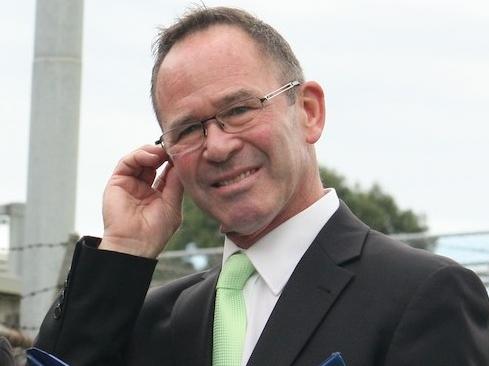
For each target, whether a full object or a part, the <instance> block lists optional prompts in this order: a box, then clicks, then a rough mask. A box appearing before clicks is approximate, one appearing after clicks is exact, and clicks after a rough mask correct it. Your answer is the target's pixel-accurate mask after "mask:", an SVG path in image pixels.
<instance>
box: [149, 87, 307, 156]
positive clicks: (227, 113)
mask: <svg viewBox="0 0 489 366" xmlns="http://www.w3.org/2000/svg"><path fill="white" fill-rule="evenodd" d="M298 85H300V82H299V81H297V80H295V81H291V82H289V83H287V84H285V85H284V86H282V87H280V88H278V89H277V90H274V91H273V92H271V93H268V94H267V95H265V96H263V97H261V98H258V97H251V98H246V99H244V100H241V101H239V102H236V103H233V104H231V105H230V106H227V107H226V108H224V109H222V110H220V111H219V112H217V113H216V114H215V115H214V116H212V117H209V118H206V119H204V120H202V121H196V122H190V123H185V124H181V125H179V126H177V127H174V128H171V129H169V130H167V131H165V132H164V133H163V135H161V137H160V138H159V139H158V140H157V141H155V145H161V146H162V147H163V148H164V149H165V150H166V152H167V153H168V154H169V155H170V156H171V157H172V158H175V157H176V156H181V155H185V154H188V153H190V152H192V151H195V150H197V149H199V148H200V147H201V146H202V145H203V144H204V141H205V137H206V136H207V123H209V122H211V121H212V120H215V121H216V123H217V125H218V126H219V128H221V130H223V131H224V132H226V133H233V134H234V133H239V132H243V131H245V130H247V129H250V128H252V127H254V126H255V125H256V121H257V119H256V117H257V115H258V114H259V113H260V111H261V110H262V109H263V108H264V103H265V102H268V101H269V100H271V99H272V98H275V97H276V96H278V95H280V94H282V93H284V92H286V91H287V90H290V89H292V88H294V87H296V86H298Z"/></svg>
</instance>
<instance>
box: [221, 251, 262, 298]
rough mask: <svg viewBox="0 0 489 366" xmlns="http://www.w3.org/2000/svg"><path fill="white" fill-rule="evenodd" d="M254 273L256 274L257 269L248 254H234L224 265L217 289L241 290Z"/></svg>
mask: <svg viewBox="0 0 489 366" xmlns="http://www.w3.org/2000/svg"><path fill="white" fill-rule="evenodd" d="M253 272H255V267H253V264H251V261H250V260H249V259H248V257H247V256H246V254H244V253H241V252H240V253H236V254H233V255H232V256H230V257H229V258H228V260H227V261H226V263H224V266H223V267H222V270H221V274H220V275H219V280H218V281H217V286H216V288H231V289H236V290H241V289H243V287H244V285H245V283H246V281H248V278H250V276H251V275H252V274H253Z"/></svg>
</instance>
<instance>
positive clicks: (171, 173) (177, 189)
mask: <svg viewBox="0 0 489 366" xmlns="http://www.w3.org/2000/svg"><path fill="white" fill-rule="evenodd" d="M163 186H164V189H163V190H162V191H161V196H162V198H163V200H164V201H165V202H167V203H168V204H169V205H170V206H171V207H173V208H174V210H175V211H178V212H180V210H181V207H182V199H183V185H182V183H181V182H180V179H179V178H178V175H177V173H176V171H175V169H174V167H173V165H172V164H168V166H167V171H166V172H165V176H164V184H163Z"/></svg>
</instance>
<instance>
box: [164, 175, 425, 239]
mask: <svg viewBox="0 0 489 366" xmlns="http://www.w3.org/2000/svg"><path fill="white" fill-rule="evenodd" d="M320 175H321V180H322V182H323V184H324V185H325V186H326V187H334V188H335V189H336V192H337V193H338V196H339V197H340V198H341V199H342V200H344V201H345V202H346V204H347V205H348V206H349V207H350V208H351V210H352V211H353V212H354V213H355V214H356V215H357V216H358V217H359V218H360V219H361V220H362V221H363V222H365V223H366V224H367V225H369V226H370V227H371V228H373V229H375V230H378V231H381V232H383V233H386V234H393V233H414V232H422V231H425V230H426V229H427V227H426V226H425V224H424V220H423V217H421V216H418V215H416V214H415V213H413V212H412V211H411V210H401V209H400V208H399V207H398V206H397V204H396V202H395V201H394V198H393V197H392V196H390V195H389V194H387V193H385V192H383V191H382V189H381V187H380V186H379V185H377V184H374V185H373V186H372V187H371V188H370V189H368V190H362V189H361V188H360V187H359V186H354V187H349V186H348V185H347V184H346V182H345V178H344V177H343V176H341V175H339V174H338V173H336V172H334V171H332V170H329V169H326V168H324V167H320ZM190 242H194V243H196V245H197V246H198V247H201V248H208V247H215V246H219V245H221V244H222V242H223V235H222V234H221V233H220V231H219V224H218V223H217V222H216V221H215V220H214V219H212V218H211V217H209V216H208V215H206V214H204V213H203V212H202V211H201V210H200V209H199V208H198V207H197V206H196V205H195V204H194V202H193V201H192V200H191V199H190V198H189V197H187V196H185V197H184V200H183V224H182V226H181V228H180V229H179V231H178V232H177V233H176V234H175V235H174V236H173V238H172V240H171V242H170V243H169V249H184V248H185V246H186V245H187V243H190Z"/></svg>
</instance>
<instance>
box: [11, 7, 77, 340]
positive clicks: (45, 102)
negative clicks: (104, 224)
mask: <svg viewBox="0 0 489 366" xmlns="http://www.w3.org/2000/svg"><path fill="white" fill-rule="evenodd" d="M82 26H83V0H70V1H66V0H38V1H37V4H36V27H35V32H36V33H35V44H34V63H33V74H32V95H31V99H32V100H31V124H30V141H29V171H28V183H27V205H26V222H25V237H24V239H25V244H26V245H29V244H38V243H39V244H57V243H61V242H67V241H68V238H69V235H70V234H72V233H73V232H74V223H75V199H76V175H77V156H78V129H79V127H78V126H79V110H80V84H81V50H82ZM64 252H65V247H62V246H58V247H54V248H49V247H40V248H36V249H30V250H26V251H24V253H23V264H22V265H23V268H22V280H23V287H24V293H31V292H33V291H38V290H40V289H43V288H48V287H52V286H54V285H56V284H57V281H58V274H59V270H60V267H61V263H62V261H63V258H64ZM52 298H53V291H48V292H43V293H39V294H37V295H35V296H28V297H25V298H24V299H23V300H22V304H21V326H23V327H25V328H28V329H31V328H34V327H38V326H39V325H40V323H41V321H42V318H43V316H44V314H45V313H46V311H47V310H48V308H49V305H50V303H51V302H52ZM32 333H35V331H32Z"/></svg>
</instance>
